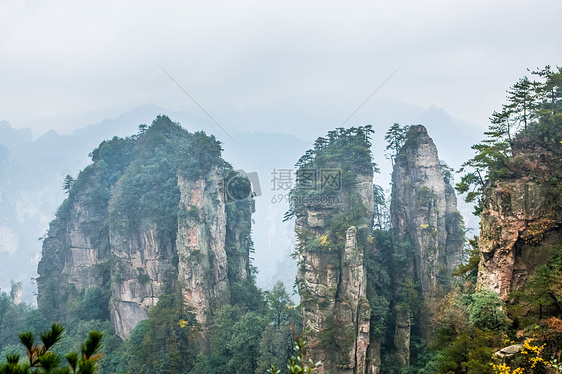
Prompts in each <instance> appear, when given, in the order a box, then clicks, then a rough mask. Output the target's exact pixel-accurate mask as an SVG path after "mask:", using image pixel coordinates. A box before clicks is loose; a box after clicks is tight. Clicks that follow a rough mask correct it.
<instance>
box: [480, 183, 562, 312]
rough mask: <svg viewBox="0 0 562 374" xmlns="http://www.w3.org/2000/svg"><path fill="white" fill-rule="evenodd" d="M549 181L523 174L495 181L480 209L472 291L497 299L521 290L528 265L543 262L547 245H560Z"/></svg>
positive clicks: (561, 226) (561, 217)
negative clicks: (484, 291) (475, 281)
mask: <svg viewBox="0 0 562 374" xmlns="http://www.w3.org/2000/svg"><path fill="white" fill-rule="evenodd" d="M551 191H552V185H551V184H544V183H541V182H540V181H530V180H529V178H528V177H526V178H521V179H513V180H508V181H501V182H497V183H495V185H493V186H491V187H490V188H488V190H487V195H486V198H485V200H484V209H483V211H482V221H481V231H480V241H479V249H480V252H481V260H480V264H479V268H478V284H477V288H478V289H487V290H491V291H495V292H497V293H498V294H499V295H500V297H501V298H502V300H504V301H506V300H507V299H508V294H509V292H510V291H513V290H519V289H521V288H522V287H523V286H524V285H525V283H526V281H527V279H528V277H529V275H530V274H531V273H532V271H533V269H534V268H535V267H536V266H537V265H541V264H544V263H546V261H547V259H548V255H549V253H550V252H549V248H550V247H551V246H553V245H557V244H560V243H562V214H561V213H560V212H561V210H560V202H559V201H556V200H558V199H556V200H554V201H553V196H549V195H551V194H552V192H551Z"/></svg>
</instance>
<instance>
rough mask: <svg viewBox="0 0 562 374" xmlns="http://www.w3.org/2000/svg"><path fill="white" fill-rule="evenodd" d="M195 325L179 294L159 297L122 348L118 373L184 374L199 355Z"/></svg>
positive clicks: (193, 318) (192, 316)
mask: <svg viewBox="0 0 562 374" xmlns="http://www.w3.org/2000/svg"><path fill="white" fill-rule="evenodd" d="M197 336H198V325H197V321H196V319H195V317H194V315H193V314H192V313H190V312H189V310H188V309H187V308H186V306H185V305H184V302H183V297H182V295H181V293H176V294H172V295H163V296H162V297H160V300H159V301H158V303H157V305H156V306H154V307H152V308H151V309H150V311H149V319H148V320H147V321H144V322H141V323H139V324H138V325H137V327H136V328H135V329H134V330H133V332H132V333H131V336H130V338H129V340H127V341H126V342H125V345H124V347H123V348H122V358H121V362H120V371H127V372H136V373H154V372H160V371H161V372H166V373H186V372H188V371H189V370H190V369H191V366H192V365H193V362H194V361H195V358H196V356H197V353H198V351H199V342H198V338H197Z"/></svg>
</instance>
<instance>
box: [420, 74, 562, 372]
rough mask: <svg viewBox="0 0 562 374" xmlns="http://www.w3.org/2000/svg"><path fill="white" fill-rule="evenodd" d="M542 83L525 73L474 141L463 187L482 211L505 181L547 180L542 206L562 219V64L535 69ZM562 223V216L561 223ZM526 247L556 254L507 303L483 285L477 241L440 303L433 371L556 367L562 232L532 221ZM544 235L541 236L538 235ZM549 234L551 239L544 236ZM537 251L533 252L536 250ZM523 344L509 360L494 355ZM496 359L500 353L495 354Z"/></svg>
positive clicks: (560, 345) (561, 335)
mask: <svg viewBox="0 0 562 374" xmlns="http://www.w3.org/2000/svg"><path fill="white" fill-rule="evenodd" d="M533 75H535V76H537V77H538V78H539V80H538V81H530V80H529V79H528V78H527V77H524V78H522V79H520V80H519V81H518V82H517V83H516V84H515V85H513V87H511V88H510V89H509V90H508V91H507V92H508V96H507V104H505V105H503V106H502V108H501V110H500V111H497V112H494V113H493V115H492V116H491V118H490V121H491V125H490V127H489V131H487V132H486V133H485V134H486V135H487V139H486V140H484V141H483V142H482V143H480V144H477V145H475V146H473V149H474V150H475V151H476V155H475V156H474V157H473V158H472V159H470V160H469V161H467V162H466V163H465V164H464V165H463V168H462V169H461V172H464V175H463V176H462V178H461V181H460V182H459V183H458V184H457V187H456V188H457V190H458V191H459V192H461V193H467V194H466V197H465V199H466V201H467V202H475V203H476V204H475V205H476V209H475V214H478V215H480V214H481V213H482V209H483V207H484V206H485V203H486V199H487V198H488V194H490V193H491V192H493V191H494V190H495V189H498V188H500V189H501V188H502V186H503V184H502V183H504V182H514V183H515V182H516V181H518V180H520V181H521V182H522V183H527V182H533V183H539V184H540V185H541V186H542V189H543V191H545V192H544V196H543V199H544V200H545V201H542V202H541V204H543V203H546V205H547V206H548V204H550V208H551V209H549V210H548V211H550V210H552V211H553V213H552V214H554V216H553V215H551V213H548V214H549V217H546V218H549V219H556V216H557V217H560V214H559V213H560V200H559V198H560V196H561V195H562V189H561V186H562V184H561V183H560V178H561V177H562V146H561V145H560V144H561V143H562V69H561V68H556V69H552V68H551V67H549V66H547V67H546V68H545V69H542V70H538V71H535V72H533ZM558 222H559V221H558ZM530 231H532V233H531V234H532V235H531V234H530V237H529V238H527V239H525V240H522V244H521V245H520V246H519V247H518V248H519V249H518V250H519V251H530V252H533V251H534V252H536V253H537V255H538V253H539V249H540V251H541V252H546V253H549V258H548V259H547V261H546V262H545V263H544V264H543V265H539V266H537V267H536V268H534V269H533V270H532V273H531V274H530V277H529V280H528V281H527V283H526V284H525V285H524V287H523V288H521V289H519V290H517V291H513V292H511V293H510V294H509V297H508V300H507V301H506V302H503V301H502V300H500V299H499V297H498V295H497V294H496V293H494V292H490V291H478V290H477V289H476V287H475V285H476V277H477V273H478V263H479V261H480V257H481V254H480V253H479V252H478V238H477V237H476V238H474V239H472V240H471V241H470V243H471V248H470V249H469V250H467V259H466V261H465V263H464V264H463V265H461V266H460V267H459V269H458V270H457V271H456V275H457V276H460V279H459V280H460V281H459V283H458V285H457V286H456V287H455V288H454V289H453V290H452V291H451V292H450V293H449V294H448V295H447V297H446V298H445V299H444V300H443V301H442V302H441V305H439V306H438V309H439V310H440V313H439V314H438V315H437V316H436V320H435V323H436V325H437V329H436V336H435V338H434V339H433V341H432V342H430V347H431V348H432V349H433V359H432V361H431V363H430V365H429V366H428V368H429V367H430V368H431V371H429V372H436V373H443V374H446V373H502V374H511V373H518V374H519V373H553V372H559V369H558V364H557V360H558V361H559V360H560V354H561V352H562V319H561V318H562V309H561V308H560V304H559V303H560V301H562V298H561V297H562V294H561V293H560V287H559V285H560V281H561V280H562V278H560V277H561V274H562V262H561V260H560V259H561V253H562V252H561V251H562V247H561V246H560V243H561V241H560V238H559V237H557V235H558V234H556V231H554V234H551V235H550V240H548V241H546V240H545V239H546V237H545V236H544V235H545V234H544V233H545V231H546V227H544V225H543V226H541V227H536V228H534V227H531V228H530ZM535 234H540V235H535ZM543 240H545V241H543ZM531 255H532V254H531ZM517 343H519V344H520V346H516V347H517V348H516V349H515V350H514V351H516V352H518V353H517V354H515V356H510V357H509V360H508V361H507V363H505V362H502V361H501V360H500V356H497V355H494V354H493V353H494V352H496V351H498V350H500V349H501V348H502V347H506V346H509V345H513V344H517ZM492 357H495V358H492Z"/></svg>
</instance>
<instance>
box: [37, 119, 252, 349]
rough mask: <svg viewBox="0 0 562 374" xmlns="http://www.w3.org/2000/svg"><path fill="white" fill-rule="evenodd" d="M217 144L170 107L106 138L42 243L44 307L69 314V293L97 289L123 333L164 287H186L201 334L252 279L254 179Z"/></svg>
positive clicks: (76, 297)
mask: <svg viewBox="0 0 562 374" xmlns="http://www.w3.org/2000/svg"><path fill="white" fill-rule="evenodd" d="M220 154H221V147H220V143H219V142H218V141H216V139H215V138H214V137H212V136H210V137H209V136H207V135H205V134H204V133H194V134H192V133H188V132H187V131H185V130H184V129H182V128H181V127H180V126H179V125H178V124H176V123H173V122H172V121H171V120H170V119H169V118H167V117H165V116H159V117H157V118H156V120H155V121H154V122H153V123H152V125H151V126H150V127H148V128H147V129H146V128H143V129H141V132H140V133H139V134H138V135H134V136H131V137H129V138H125V139H120V138H117V137H115V138H113V139H112V140H111V141H106V142H103V143H102V144H100V146H99V147H98V148H97V149H95V150H94V151H93V152H92V159H93V161H94V162H93V164H92V165H90V166H88V167H87V168H86V169H85V170H83V171H82V172H81V173H80V175H79V176H78V178H77V179H76V182H74V184H73V186H72V188H71V190H70V191H69V196H68V198H67V199H66V201H65V202H64V203H63V205H62V206H61V207H60V208H59V210H58V212H57V217H56V219H55V220H54V221H53V222H51V225H50V230H49V233H48V236H47V238H46V239H45V241H44V243H43V255H42V259H41V261H40V263H39V269H38V272H39V279H38V280H37V283H38V289H39V307H40V308H43V309H44V310H49V311H50V315H49V316H50V317H52V318H53V319H54V318H59V319H60V318H64V310H65V308H66V307H67V306H68V305H69V303H70V302H78V303H79V302H81V300H82V298H83V297H84V294H85V293H88V292H91V290H93V289H101V294H103V295H105V299H104V300H105V301H103V304H104V305H101V306H100V308H102V309H103V308H106V310H107V316H108V318H111V321H112V322H113V325H114V328H115V331H116V332H117V334H118V335H119V336H120V337H122V338H124V337H126V336H128V335H129V334H130V332H131V331H132V329H133V328H134V327H135V326H136V324H137V323H138V322H139V321H142V320H144V319H146V318H147V317H148V310H149V309H150V308H151V307H152V306H154V305H155V304H156V303H157V302H158V300H159V299H160V298H161V297H162V296H163V295H166V294H170V293H177V292H180V293H181V294H182V295H183V297H184V301H185V304H186V306H187V307H188V309H189V310H191V311H193V314H194V315H195V318H196V320H197V323H198V324H199V326H200V330H201V336H202V341H201V343H202V344H204V343H205V329H206V326H207V323H208V317H209V316H210V315H212V313H213V312H214V310H216V309H217V308H218V307H219V306H221V305H223V304H226V303H229V302H230V300H231V295H230V289H231V287H234V286H236V287H238V288H243V287H244V285H245V282H250V281H251V277H250V265H249V263H250V259H249V256H250V253H249V252H250V247H251V240H250V231H251V214H252V211H253V202H252V200H251V193H250V192H251V191H250V190H249V188H250V187H249V182H248V181H247V178H245V177H242V176H239V175H237V173H236V172H234V171H233V170H232V168H231V167H230V165H229V164H227V163H226V162H225V161H224V160H223V159H222V158H221V156H220ZM232 178H240V179H241V181H242V182H239V183H236V184H235V186H234V185H233V186H231V190H232V189H234V190H236V191H234V192H236V196H230V195H229V194H228V193H226V191H225V188H224V185H225V183H228V182H229V181H230V180H231V179H232ZM238 190H240V191H238ZM246 190H247V191H246ZM232 212H236V214H232ZM229 274H236V276H232V277H229Z"/></svg>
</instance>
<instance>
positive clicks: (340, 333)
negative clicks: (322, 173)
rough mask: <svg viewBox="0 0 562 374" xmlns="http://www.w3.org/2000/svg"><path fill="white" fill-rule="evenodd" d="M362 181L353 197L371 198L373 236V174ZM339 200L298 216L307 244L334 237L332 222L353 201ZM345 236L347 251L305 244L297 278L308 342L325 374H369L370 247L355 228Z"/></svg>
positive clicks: (298, 229)
mask: <svg viewBox="0 0 562 374" xmlns="http://www.w3.org/2000/svg"><path fill="white" fill-rule="evenodd" d="M357 179H358V181H359V183H358V186H357V190H356V191H354V192H353V194H356V195H357V196H370V197H371V199H370V201H369V198H367V200H366V201H365V202H366V203H367V205H370V206H369V207H368V208H367V214H366V215H365V226H364V227H362V229H364V230H367V231H369V232H370V228H369V226H368V223H369V222H370V221H369V219H368V217H372V214H373V204H372V193H370V194H369V189H370V190H371V191H372V175H362V176H359V177H358V178H357ZM338 198H339V202H338V203H335V204H323V205H318V204H306V207H305V210H304V211H302V212H299V213H297V221H296V227H295V231H296V232H297V234H298V235H299V236H300V237H301V239H303V236H304V235H307V239H310V238H315V239H316V241H318V239H319V240H320V243H321V242H322V240H324V238H328V237H330V236H331V235H330V234H331V231H332V230H333V227H331V226H330V225H329V224H328V222H327V221H329V219H330V218H331V217H334V216H337V215H338V214H341V213H342V212H346V211H349V209H350V201H349V200H350V198H351V196H349V195H348V196H346V195H345V194H343V193H342V194H338ZM344 235H345V239H344V240H345V244H344V248H343V250H342V249H341V248H337V244H336V243H333V242H330V240H329V239H326V241H325V244H324V245H323V248H321V249H320V250H316V249H312V248H310V246H307V244H306V243H303V242H301V245H302V247H301V251H300V258H299V263H300V269H299V273H298V275H297V279H298V282H299V292H300V294H301V298H302V301H303V303H304V305H305V307H304V308H303V319H304V326H305V329H306V330H307V331H309V332H310V334H311V335H310V339H309V342H308V348H309V349H310V352H311V355H312V356H313V357H314V358H315V360H319V361H322V368H321V370H320V372H326V373H335V372H339V373H348V372H349V373H365V372H366V371H365V368H366V358H367V349H368V346H369V319H370V307H369V303H368V301H367V298H366V288H367V280H366V271H365V268H364V264H363V251H364V250H365V248H364V247H363V246H362V245H361V244H359V243H358V241H357V237H356V235H357V228H356V227H355V226H350V227H347V229H346V231H345V234H344ZM313 240H314V239H313ZM332 246H333V248H332ZM330 345H335V346H336V349H335V352H333V351H331V350H330V349H328V348H327V346H330ZM334 353H335V356H334Z"/></svg>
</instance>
